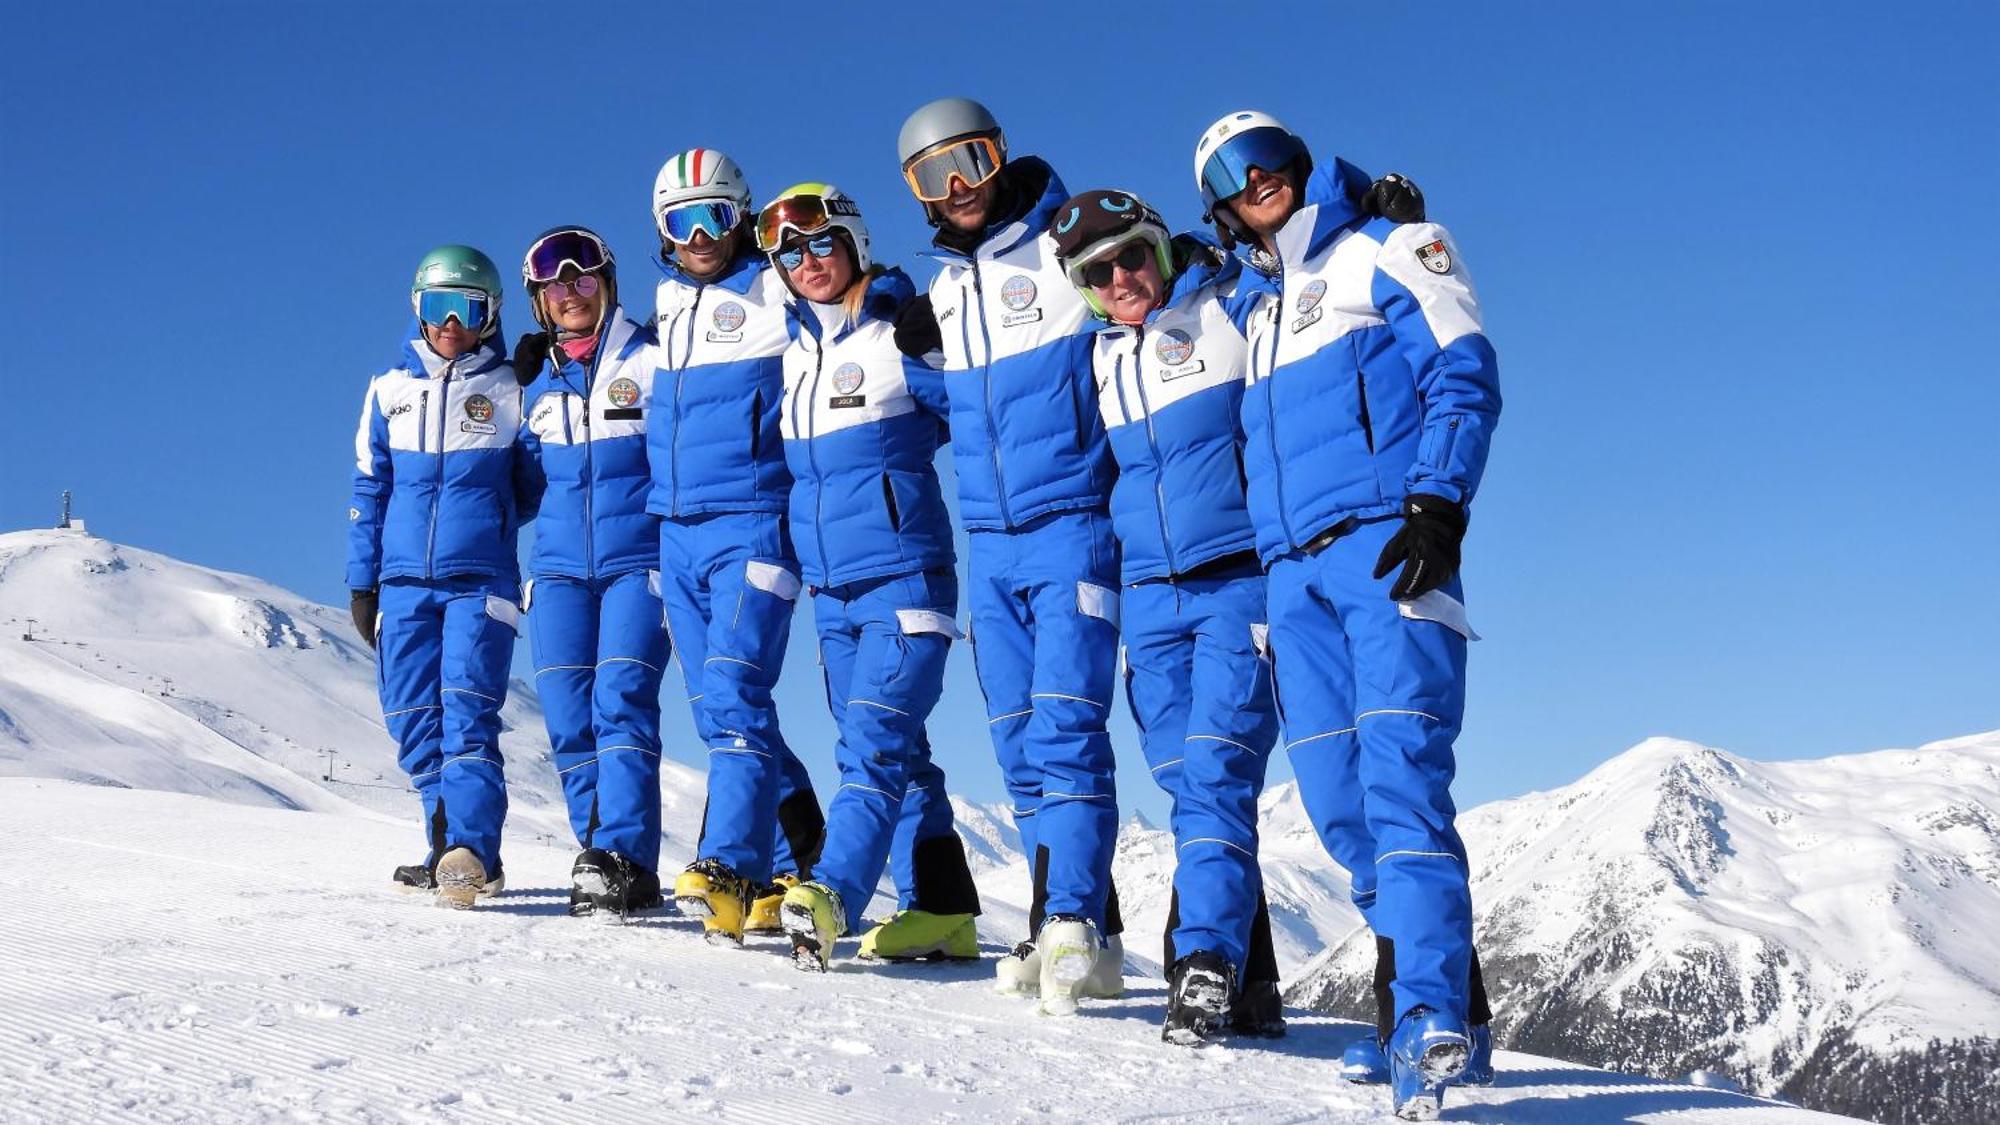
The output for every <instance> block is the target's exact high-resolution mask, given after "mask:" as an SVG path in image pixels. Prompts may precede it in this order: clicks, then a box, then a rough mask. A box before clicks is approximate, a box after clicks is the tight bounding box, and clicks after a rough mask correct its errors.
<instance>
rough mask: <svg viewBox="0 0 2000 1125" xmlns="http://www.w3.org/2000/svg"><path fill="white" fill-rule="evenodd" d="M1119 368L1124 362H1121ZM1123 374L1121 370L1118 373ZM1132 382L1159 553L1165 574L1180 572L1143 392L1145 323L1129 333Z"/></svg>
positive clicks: (1162, 460)
mask: <svg viewBox="0 0 2000 1125" xmlns="http://www.w3.org/2000/svg"><path fill="white" fill-rule="evenodd" d="M1119 366H1120V368H1123V366H1124V364H1123V362H1122V361H1121V362H1120V364H1119ZM1119 374H1120V375H1121V377H1122V375H1123V374H1124V373H1123V371H1122V370H1121V371H1120V373H1119ZM1132 385H1133V386H1134V387H1136V388H1138V391H1139V409H1141V410H1143V411H1145V412H1146V445H1147V447H1148V448H1150V449H1151V450H1152V451H1153V508H1154V510H1155V511H1156V512H1157V513H1158V514H1159V517H1160V552H1161V554H1163V555H1164V556H1165V557H1166V561H1167V577H1169V578H1172V577H1173V576H1174V575H1177V574H1179V573H1180V569H1181V568H1180V565H1179V564H1178V563H1177V562H1175V560H1174V536H1173V531H1172V529H1171V528H1170V527H1169V526H1168V524H1167V459H1166V457H1165V455H1163V454H1162V453H1161V452H1160V434H1159V431H1158V430H1155V429H1154V428H1153V402H1152V397H1151V396H1150V395H1148V394H1147V393H1146V326H1145V325H1143V324H1141V325H1137V326H1136V327H1135V328H1134V329H1133V332H1132Z"/></svg>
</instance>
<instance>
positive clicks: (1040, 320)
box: [930, 157, 1112, 531]
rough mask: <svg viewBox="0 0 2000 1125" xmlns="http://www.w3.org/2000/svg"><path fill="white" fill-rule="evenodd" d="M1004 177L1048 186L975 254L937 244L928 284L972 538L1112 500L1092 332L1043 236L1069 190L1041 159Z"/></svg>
mask: <svg viewBox="0 0 2000 1125" xmlns="http://www.w3.org/2000/svg"><path fill="white" fill-rule="evenodd" d="M1007 171H1008V174H1011V175H1016V176H1025V177H1036V176H1039V175H1043V174H1046V175H1047V177H1048V184H1047V186H1046V187H1045V188H1044V189H1043V190H1042V193H1041V196H1040V198H1038V199H1037V200H1036V201H1035V204H1034V206H1032V207H1031V208H1030V209H1029V210H1028V213H1027V214H1026V215H1025V216H1023V217H1022V218H1020V219H1018V220H1016V221H1014V222H1011V223H1007V224H1004V225H1002V226H1000V227H997V228H995V229H993V230H990V231H988V232H987V235H986V240H985V241H984V242H983V243H981V244H980V246H979V248H978V249H977V250H976V251H974V252H973V253H972V254H971V255H970V256H967V255H964V254H961V253H959V252H957V251H954V250H952V249H949V248H947V247H944V246H939V248H938V251H937V253H936V255H935V256H936V257H937V258H938V260H939V261H940V262H942V263H943V268H942V269H941V270H940V271H939V272H938V275H937V277H936V278H935V279H934V280H932V282H931V286H930V299H931V311H932V313H933V315H934V316H935V317H936V318H937V326H938V332H939V335H940V336H941V337H942V338H943V346H944V351H943V356H942V359H941V361H940V367H941V372H940V373H941V375H942V379H943V383H944V389H945V393H946V395H947V396H948V397H949V399H950V402H951V444H952V448H953V450H954V456H955V462H954V463H955V465H956V466H957V469H958V501H959V503H958V509H959V515H960V517H961V518H963V519H964V521H965V526H966V529H967V530H969V531H993V530H1012V529H1014V528H1017V527H1020V526H1022V525H1023V524H1026V523H1028V522H1029V521H1031V520H1033V519H1035V518H1036V517H1038V516H1042V515H1045V514H1047V513H1049V512H1059V511H1064V510H1069V509H1077V508H1101V507H1103V506H1104V504H1105V502H1106V498H1107V497H1108V496H1109V495H1110V491H1111V475H1112V467H1111V457H1110V451H1109V449H1108V448H1107V447H1106V445H1105V440H1104V425H1103V423H1102V422H1101V421H1100V420H1099V419H1098V416H1097V409H1096V405H1095V404H1094V403H1093V402H1092V401H1091V386H1090V341H1091V335H1092V332H1093V331H1094V329H1095V325H1094V324H1092V323H1090V322H1089V310H1088V308H1087V307H1086V306H1085V305H1084V303H1083V297H1082V295H1081V294H1079V293H1078V292H1077V291H1076V289H1075V287H1074V286H1072V285H1070V283H1069V278H1068V277H1067V276H1065V275H1064V273H1063V268H1062V265H1061V264H1060V263H1058V262H1057V261H1056V252H1055V240H1054V239H1052V238H1051V237H1049V236H1048V235H1047V234H1045V233H1043V232H1044V231H1045V230H1046V229H1047V227H1048V222H1049V217H1050V216H1051V215H1053V214H1054V213H1055V209H1056V208H1057V207H1058V206H1059V205H1061V204H1062V202H1063V201H1064V200H1066V199H1068V198H1069V192H1068V190H1067V189H1065V188H1064V187H1063V183H1062V180H1061V178H1059V177H1058V176H1057V175H1056V174H1055V172H1054V170H1053V169H1050V168H1049V166H1048V165H1047V164H1045V163H1043V162H1042V161H1041V160H1038V159H1036V158H1034V157H1023V158H1021V159H1019V160H1016V161H1013V162H1012V163H1010V164H1008V166H1007Z"/></svg>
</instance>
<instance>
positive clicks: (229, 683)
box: [0, 531, 701, 862]
mask: <svg viewBox="0 0 2000 1125" xmlns="http://www.w3.org/2000/svg"><path fill="white" fill-rule="evenodd" d="M29 637H32V638H33V639H26V638H29ZM381 715H382V711H381V705H380V703H379V702H378V701H377V697H376V692H375V660H374V657H373V656H372V655H371V654H370V653H369V651H368V649H367V646H365V645H363V644H362V643H361V642H360V640H359V639H358V638H356V637H355V634H354V626H353V624H352V622H351V621H350V620H349V618H348V615H347V613H346V612H345V611H343V610H338V609H333V608H330V607H327V606H322V605H317V604H315V603H313V602H310V601H307V600H305V599H304V598H301V597H299V596H297V595H296V594H292V593H290V592H289V591H286V590H282V589H279V588H278V587H276V586H273V585H271V584H270V583H267V582H263V581H260V580H258V579H255V578H250V577H247V576H244V575H239V574H226V573H223V572H221V571H216V570H210V569H208V568H206V567H199V566H193V565H190V564H188V563H184V562H180V561H178V560H176V559H172V558H169V557H167V556H165V555H161V554H157V553H155V552H152V551H145V550H140V549H138V548H135V547H128V546H123V545H120V544H117V543H113V542H111V541H109V540H106V539H100V538H96V537H94V536H90V535H85V534H82V533H80V532H74V531H19V532H10V533H7V534H0V776H6V775H17V776H31V777H50V778H66V779H71V780H77V781H86V782H91V783H94V784H100V785H114V786H124V787H128V788H134V789H158V790H166V791H170V792H181V793H193V794H197V795H201V796H211V797H219V798H222V799H224V800H229V801H235V802H238V803H242V804H253V805H272V806H276V807H279V808H288V809H309V810H313V811H318V812H339V813H348V814H355V813H365V814H369V815H374V816H378V817H387V818H390V819H393V820H396V821H397V822H399V823H403V824H410V825H414V823H415V820H414V817H415V810H416V807H417V805H416V797H415V795H414V794H412V793H411V792H410V790H409V788H408V786H407V785H406V784H405V780H404V776H403V773H402V771H401V770H399V769H398V768H397V767H396V751H395V743H394V742H393V741H392V740H391V739H390V738H389V736H388V734H387V733H386V732H385V731H384V730H383V729H382V717H381ZM501 718H502V722H503V725H504V731H503V733H502V734H501V736H500V746H501V751H502V753H503V755H504V756H505V758H506V760H507V788H508V794H509V802H510V808H509V812H508V829H509V836H510V837H513V836H519V837H525V838H529V839H534V838H538V837H539V838H543V839H547V840H564V839H567V838H568V837H569V828H568V824H567V821H566V819H565V817H564V813H563V804H562V793H561V789H560V787H559V786H558V784H557V782H556V779H555V771H554V769H553V767H551V766H550V765H549V763H548V739H547V737H546V735H545V734H544V733H543V727H542V716H541V709H540V707H539V706H538V705H537V704H536V702H535V696H534V692H533V691H532V690H531V689H530V688H529V686H528V685H527V684H525V683H523V682H521V681H520V680H515V681H514V683H513V685H512V687H511V689H510V690H509V693H508V702H507V706H506V708H505V709H504V710H503V711H502V712H501ZM664 768H665V771H666V781H665V782H664V784H663V789H664V792H665V800H666V802H667V806H668V812H667V815H666V817H665V820H666V822H667V823H668V824H669V825H670V826H680V825H693V824H697V823H699V819H700V802H701V786H700V783H699V775H697V774H695V773H694V772H693V771H691V770H688V769H687V768H686V767H684V766H680V765H677V764H675V763H672V762H668V763H665V767H664ZM669 831H670V833H671V832H672V831H673V829H672V828H670V830H669ZM410 839H411V846H412V849H413V850H420V849H421V839H422V837H421V835H420V834H419V833H418V832H416V831H415V830H414V829H413V830H412V832H411V837H410ZM674 843H675V841H674V840H673V839H672V837H671V836H670V838H669V844H670V846H671V845H672V844H674ZM680 843H681V845H682V849H683V850H685V851H692V850H693V841H692V840H686V841H680ZM676 854H678V853H676ZM402 862H408V860H404V861H402Z"/></svg>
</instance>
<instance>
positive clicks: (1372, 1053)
mask: <svg viewBox="0 0 2000 1125" xmlns="http://www.w3.org/2000/svg"><path fill="white" fill-rule="evenodd" d="M1340 1076H1341V1077H1342V1078H1345V1079H1346V1080H1348V1081H1349V1082H1352V1083H1354V1084H1355V1085H1357V1086H1379V1085H1381V1084H1383V1083H1385V1082H1387V1081H1389V1056H1388V1055H1386V1054H1384V1053H1383V1051H1382V1041H1381V1040H1380V1039H1377V1038H1375V1035H1374V1033H1373V1032H1370V1033H1369V1034H1367V1035H1364V1036H1362V1037H1361V1038H1359V1039H1356V1040H1355V1041H1354V1042H1352V1043H1349V1044H1348V1045H1347V1049H1346V1050H1345V1051H1342V1052H1341V1053H1340Z"/></svg>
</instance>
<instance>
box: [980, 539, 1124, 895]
mask: <svg viewBox="0 0 2000 1125" xmlns="http://www.w3.org/2000/svg"><path fill="white" fill-rule="evenodd" d="M967 538H968V540H969V541H970V544H971V559H970V563H971V566H970V569H971V590H970V596H969V597H968V599H967V600H968V602H969V603H970V605H971V609H972V653H973V662H974V665H975V667H976V669H977V671H978V675H979V687H980V691H981V692H982V693H983V694H984V695H985V696H986V714H987V729H988V731H989V732H990V734H991V735H992V738H993V749H994V753H995V754H996V755H997V756H998V758H999V760H1000V770H1001V773H1002V775H1003V776H1004V777H1005V780H1006V783H1007V792H1008V795H1009V797H1010V798H1011V799H1012V802H1013V813H1014V824H1015V826H1016V827H1017V828H1018V829H1019V830H1020V833H1021V848H1022V851H1023V852H1024V853H1026V855H1027V856H1028V862H1029V863H1030V864H1031V865H1033V869H1034V870H1039V871H1043V872H1045V873H1046V878H1045V880H1043V883H1044V885H1045V886H1046V889H1047V898H1046V901H1045V905H1044V910H1043V915H1044V916H1046V915H1050V914H1075V915H1081V916H1083V917H1085V918H1088V919H1090V920H1091V921H1092V922H1094V923H1096V925H1097V926H1098V928H1099V930H1100V932H1101V931H1102V930H1103V929H1104V925H1105V901H1106V899H1107V897H1108V895H1109V893H1110V888H1111V852H1112V848H1113V846H1114V845H1115V844H1116V842H1117V835H1118V792H1117V787H1116V784H1115V781H1114V777H1115V774H1116V764H1115V762H1114V760H1113V757H1112V751H1111V736H1110V735H1109V734H1108V733H1106V731H1105V726H1104V724H1105V721H1106V719H1107V718H1108V717H1109V714H1110V703H1111V695H1112V691H1113V690H1114V681H1115V680H1116V678H1117V660H1118V546H1117V542H1116V541H1115V540H1114V539H1113V538H1112V533H1111V517H1110V516H1109V515H1107V514H1105V513H1104V512H1102V511H1098V510H1085V511H1072V512H1056V513H1053V514H1050V515H1047V516H1044V517H1042V518H1041V519H1038V520H1036V521H1034V522H1032V523H1029V524H1027V525H1025V526H1023V527H1021V528H1017V529H1016V530H1013V531H974V532H972V533H971V534H970V535H969V536H968V537H967ZM1040 924H1041V918H1040V917H1033V918H1031V919H1030V925H1032V926H1035V927H1036V928H1039V927H1040Z"/></svg>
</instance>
